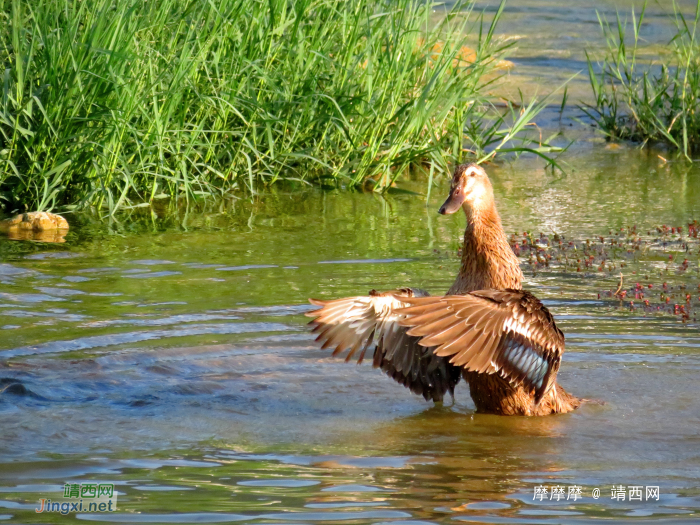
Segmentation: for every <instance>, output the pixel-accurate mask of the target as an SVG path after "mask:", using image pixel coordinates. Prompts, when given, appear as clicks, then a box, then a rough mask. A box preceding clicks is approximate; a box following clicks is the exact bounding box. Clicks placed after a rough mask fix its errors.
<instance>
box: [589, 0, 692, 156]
mask: <svg viewBox="0 0 700 525" xmlns="http://www.w3.org/2000/svg"><path fill="white" fill-rule="evenodd" d="M673 5H674V21H675V24H676V34H675V36H674V37H673V38H672V39H671V41H670V42H669V43H668V45H667V46H666V53H664V54H663V55H662V56H659V57H658V59H656V60H655V61H654V63H652V64H651V65H650V64H649V63H648V62H646V61H641V60H639V59H638V53H639V51H640V44H641V43H642V39H641V38H640V30H641V28H642V25H643V23H644V14H645V10H646V3H645V4H644V7H643V8H642V11H641V13H640V14H639V17H637V16H636V15H635V12H634V11H632V16H631V22H632V34H631V36H630V35H629V32H628V24H627V23H626V22H624V21H623V20H622V18H621V17H620V16H619V15H618V16H617V20H616V24H614V25H611V24H610V23H609V22H608V21H607V20H605V19H602V18H600V17H599V21H600V25H601V28H602V30H603V33H604V36H605V38H606V41H607V47H608V49H607V54H606V56H605V59H604V61H603V62H602V63H601V64H600V69H599V72H596V71H595V70H594V67H593V62H592V61H591V59H590V58H589V60H588V71H589V78H590V81H591V87H592V88H593V95H594V98H595V100H596V102H595V105H591V106H588V107H584V108H583V109H584V111H586V113H587V114H588V115H589V116H590V117H592V118H593V120H594V121H595V122H596V123H597V125H598V126H599V127H600V129H601V130H602V131H603V132H605V133H606V134H607V135H608V136H609V137H611V138H621V139H629V140H633V141H639V142H644V143H647V142H663V143H667V144H669V145H671V146H672V147H674V148H676V149H678V150H680V151H681V152H682V153H683V154H684V155H685V156H686V157H690V155H691V152H693V151H695V150H697V149H698V147H699V146H700V113H699V112H698V110H700V41H699V38H700V35H698V34H697V29H698V22H699V21H700V1H699V2H698V4H697V7H696V11H695V16H694V18H693V19H692V20H689V19H688V18H687V17H685V16H684V15H683V13H682V12H681V11H680V9H679V8H678V6H677V5H676V4H675V2H674V4H673Z"/></svg>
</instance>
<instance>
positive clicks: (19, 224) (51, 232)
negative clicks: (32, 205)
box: [0, 211, 68, 242]
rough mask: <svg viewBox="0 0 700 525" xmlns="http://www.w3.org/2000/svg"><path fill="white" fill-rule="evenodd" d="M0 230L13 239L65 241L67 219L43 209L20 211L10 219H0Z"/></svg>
mask: <svg viewBox="0 0 700 525" xmlns="http://www.w3.org/2000/svg"><path fill="white" fill-rule="evenodd" d="M0 232H2V233H5V234H7V236H8V237H9V238H10V239H13V240H29V241H42V242H66V239H65V235H66V233H67V232H68V221H67V220H66V219H65V218H63V217H61V216H60V215H56V214H55V213H48V212H45V211H33V212H29V213H20V214H19V215H17V216H15V217H13V218H11V219H5V220H4V221H0Z"/></svg>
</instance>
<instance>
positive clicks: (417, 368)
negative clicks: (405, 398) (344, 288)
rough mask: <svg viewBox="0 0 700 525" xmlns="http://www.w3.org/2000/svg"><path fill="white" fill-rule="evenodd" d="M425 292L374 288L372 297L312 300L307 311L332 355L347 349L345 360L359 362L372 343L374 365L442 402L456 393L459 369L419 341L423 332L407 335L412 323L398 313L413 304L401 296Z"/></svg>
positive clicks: (321, 340)
mask: <svg viewBox="0 0 700 525" xmlns="http://www.w3.org/2000/svg"><path fill="white" fill-rule="evenodd" d="M421 296H427V294H426V293H425V292H423V291H422V290H416V289H411V288H402V289H400V290H393V291H391V292H384V293H378V292H375V291H374V290H373V291H371V292H370V295H368V296H361V297H346V298H343V299H336V300H332V301H318V300H316V299H309V301H310V302H311V304H314V305H317V306H320V307H321V308H319V309H318V310H313V311H311V312H308V313H307V314H306V315H307V316H308V317H313V318H314V320H313V321H311V322H310V323H309V324H310V325H311V326H313V332H316V333H318V337H317V338H316V341H319V342H321V343H322V347H321V348H323V349H326V348H333V355H337V354H339V353H341V352H343V351H344V350H349V351H348V354H347V356H346V358H345V360H346V361H350V360H351V359H352V358H353V357H354V356H355V355H357V357H358V363H361V362H362V360H363V359H364V357H365V354H366V352H367V350H369V349H370V348H372V349H373V351H374V358H373V365H374V367H375V368H381V369H382V370H383V371H384V372H385V373H386V374H387V375H388V376H389V377H391V378H392V379H394V380H395V381H397V382H399V383H401V384H402V385H404V386H405V387H407V388H409V389H410V390H411V392H413V393H415V394H418V395H422V396H423V397H424V398H425V399H426V400H427V399H432V400H433V401H441V400H442V398H443V397H444V395H445V393H446V392H450V393H451V394H452V393H454V387H455V385H456V384H457V383H458V382H459V380H460V377H461V371H460V368H459V367H457V366H454V365H452V364H450V363H449V360H448V359H446V358H444V357H439V356H437V355H435V354H434V353H433V349H432V348H429V347H425V346H423V345H420V344H419V340H420V338H419V337H413V336H410V335H408V334H407V331H408V328H406V327H405V326H401V325H400V324H399V321H401V320H402V319H403V318H404V316H403V315H398V314H396V313H395V310H397V309H400V308H403V307H406V306H409V304H408V303H405V302H403V301H402V298H404V297H421Z"/></svg>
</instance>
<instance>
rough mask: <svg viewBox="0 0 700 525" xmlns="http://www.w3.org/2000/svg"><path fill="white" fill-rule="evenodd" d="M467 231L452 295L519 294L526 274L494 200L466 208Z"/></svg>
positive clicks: (450, 292)
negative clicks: (494, 291) (509, 291)
mask: <svg viewBox="0 0 700 525" xmlns="http://www.w3.org/2000/svg"><path fill="white" fill-rule="evenodd" d="M464 212H465V214H466V216H467V228H466V230H465V231H464V247H463V248H462V266H461V267H460V269H459V274H458V275H457V279H456V280H455V282H454V284H453V285H452V287H451V288H450V290H449V291H448V292H447V293H448V294H450V295H453V294H454V295H456V294H465V293H467V292H472V291H474V290H488V289H498V290H502V289H505V288H513V289H516V290H519V289H520V288H521V282H522V278H523V274H522V272H521V271H520V263H519V261H518V258H517V257H516V256H515V254H514V253H513V250H512V249H511V247H510V244H508V238H507V237H506V233H505V232H504V231H503V226H502V225H501V218H500V216H499V215H498V211H496V205H495V203H494V202H493V199H486V200H485V201H484V202H482V203H480V205H479V206H470V205H466V204H465V206H464Z"/></svg>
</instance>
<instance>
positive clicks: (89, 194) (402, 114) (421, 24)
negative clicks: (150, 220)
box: [0, 0, 551, 213]
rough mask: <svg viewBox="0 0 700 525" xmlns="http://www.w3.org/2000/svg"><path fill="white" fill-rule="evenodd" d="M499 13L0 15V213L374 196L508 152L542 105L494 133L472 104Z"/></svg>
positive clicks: (208, 5)
mask: <svg viewBox="0 0 700 525" xmlns="http://www.w3.org/2000/svg"><path fill="white" fill-rule="evenodd" d="M503 6H504V4H501V6H500V8H499V10H498V12H497V14H496V16H495V18H494V20H493V23H492V24H491V26H490V27H488V28H483V27H482V25H481V24H480V23H475V22H470V21H469V20H470V14H471V7H470V5H464V4H462V3H459V2H458V3H457V4H456V5H455V6H454V7H453V8H452V9H450V10H447V11H444V12H442V13H440V16H437V15H436V14H435V10H436V9H437V8H438V5H437V4H432V3H430V2H423V1H419V0H343V1H340V2H339V1H337V0H297V1H295V2H289V1H288V0H265V1H262V0H213V1H211V2H200V1H195V0H184V1H182V0H162V1H158V2H144V1H142V0H117V1H114V0H82V1H78V0H41V1H40V0H21V1H20V0H10V1H8V0H0V62H2V69H3V71H4V76H3V81H2V87H1V88H0V89H2V99H1V100H0V206H2V207H3V208H5V209H6V210H15V209H26V208H34V209H52V208H57V207H63V208H64V209H65V208H66V207H68V208H69V209H70V208H71V207H86V206H93V207H97V208H100V209H106V210H108V211H109V212H110V213H113V212H114V210H116V209H118V208H120V207H128V206H133V205H137V204H139V203H148V202H149V201H151V200H153V199H154V198H156V197H159V196H177V197H183V198H186V199H187V200H192V199H197V198H200V197H202V196H211V195H225V194H228V193H230V192H235V191H249V192H255V191H256V190H257V189H258V188H259V187H261V186H262V185H267V184H271V183H274V182H275V181H277V180H280V179H285V180H296V181H302V182H304V183H306V182H316V183H322V184H326V185H327V184H332V185H338V184H341V185H344V186H349V187H353V186H359V185H362V184H364V183H366V182H368V181H369V180H371V187H373V188H374V189H375V190H383V189H386V188H388V187H389V186H390V185H391V184H392V183H393V182H394V181H395V180H396V178H397V177H399V176H400V175H401V174H402V173H403V172H405V171H406V170H407V169H409V168H410V167H412V166H421V165H423V163H425V162H429V163H431V165H432V166H433V167H435V168H437V169H438V170H444V169H446V167H447V164H448V163H449V162H452V161H455V160H457V161H459V160H461V158H462V157H463V156H464V155H465V154H467V153H468V152H467V151H465V149H464V147H465V144H466V145H467V146H468V147H471V150H472V153H473V154H474V155H475V156H477V157H478V158H487V157H490V156H492V155H493V153H494V151H496V152H497V151H499V149H500V150H509V151H512V150H513V149H514V148H513V140H514V139H515V140H516V141H517V139H518V138H521V139H522V140H525V141H527V138H526V134H524V133H523V131H524V127H525V125H526V124H528V122H529V121H530V119H531V118H532V117H533V116H534V115H535V114H536V113H537V112H538V111H539V109H541V108H542V104H536V103H532V104H531V105H529V106H527V107H526V110H525V111H521V112H518V111H516V110H514V109H513V107H511V110H513V111H514V113H513V114H512V115H509V114H508V112H507V111H506V112H504V111H503V110H502V108H501V109H499V108H497V107H496V106H495V105H494V104H492V100H493V98H492V97H491V96H490V95H489V94H488V92H487V90H488V89H490V87H491V86H492V83H493V82H494V81H495V80H496V79H497V78H498V76H499V73H498V72H497V68H498V66H499V63H502V62H499V60H501V57H502V55H503V53H504V52H505V51H506V50H507V49H508V48H509V47H510V44H509V43H507V42H502V41H499V40H498V39H496V38H495V37H494V29H495V25H496V23H497V22H498V19H499V18H500V16H501V13H502V11H503ZM440 9H443V8H442V7H440ZM468 41H470V42H471V48H469V47H467V42H468ZM504 114H505V116H504ZM493 122H496V124H495V125H494V124H493ZM540 146H541V145H540V144H537V143H535V145H534V146H532V148H530V147H529V143H525V144H522V148H523V149H527V150H530V151H534V152H535V153H537V154H545V152H547V151H551V149H547V148H546V147H545V146H543V147H540ZM515 149H516V150H519V149H520V148H519V147H518V145H516V147H515ZM432 173H433V169H432V168H431V179H432Z"/></svg>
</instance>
